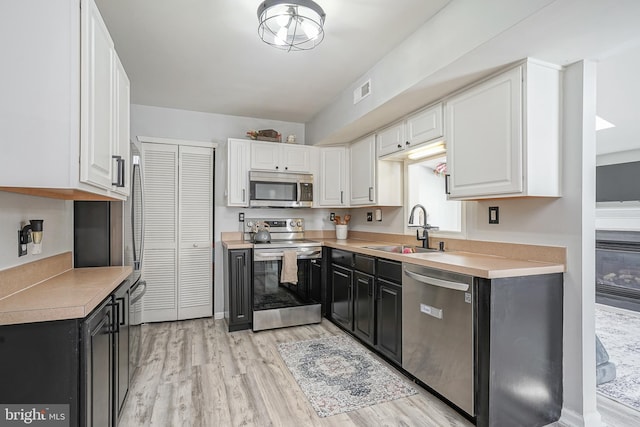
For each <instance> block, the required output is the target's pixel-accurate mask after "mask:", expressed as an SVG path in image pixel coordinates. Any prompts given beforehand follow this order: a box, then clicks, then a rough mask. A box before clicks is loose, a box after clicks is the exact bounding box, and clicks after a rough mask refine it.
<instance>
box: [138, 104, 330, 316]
mask: <svg viewBox="0 0 640 427" xmlns="http://www.w3.org/2000/svg"><path fill="white" fill-rule="evenodd" d="M252 129H255V130H260V129H275V130H277V131H278V132H280V133H281V134H282V135H283V137H286V136H287V135H290V134H294V135H296V137H297V141H298V143H299V144H303V143H304V124H302V123H292V122H282V121H275V120H263V119H254V118H250V117H238V116H228V115H223V114H210V113H201V112H194V111H184V110H176V109H170V108H159V107H149V106H144V105H132V106H131V138H132V139H135V138H136V137H137V136H152V137H160V138H174V139H184V140H194V141H209V142H217V143H219V149H218V150H216V170H215V178H214V179H215V191H216V194H215V207H214V236H213V240H214V255H215V258H214V260H215V267H214V268H215V270H214V294H213V311H214V313H216V314H217V315H218V316H220V315H221V314H222V312H223V310H224V288H223V281H224V279H223V263H222V246H221V243H220V233H221V232H223V231H225V232H226V231H240V230H241V228H240V223H239V222H238V213H239V212H244V213H245V216H246V217H247V218H249V217H259V216H266V217H272V218H275V217H279V216H289V215H290V211H289V212H287V211H286V210H284V209H241V208H228V207H226V206H225V205H224V203H225V202H224V198H223V197H222V195H223V194H224V189H225V185H226V178H225V176H224V173H225V171H226V167H225V166H224V162H226V160H225V158H224V156H223V153H224V151H225V145H226V143H227V139H228V138H245V137H246V135H245V133H246V132H247V131H248V130H252ZM295 214H296V215H297V216H299V217H301V218H304V220H305V223H306V227H307V228H308V229H314V230H318V229H328V228H330V227H331V224H330V223H329V221H328V216H329V211H325V210H321V209H298V210H296V211H295Z"/></svg>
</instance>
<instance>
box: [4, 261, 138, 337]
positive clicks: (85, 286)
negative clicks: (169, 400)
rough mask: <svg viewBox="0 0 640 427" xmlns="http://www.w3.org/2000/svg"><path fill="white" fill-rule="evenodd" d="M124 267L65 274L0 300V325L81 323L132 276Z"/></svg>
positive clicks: (101, 268)
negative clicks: (76, 321)
mask: <svg viewBox="0 0 640 427" xmlns="http://www.w3.org/2000/svg"><path fill="white" fill-rule="evenodd" d="M132 271H133V270H132V268H131V267H129V266H125V267H93V268H76V269H70V270H67V271H65V272H63V273H61V274H59V275H57V276H54V277H51V278H49V279H47V280H44V281H41V282H39V283H37V284H34V285H31V286H28V287H26V288H24V289H22V290H19V291H17V292H15V293H13V294H11V295H7V296H5V297H4V298H1V299H0V325H12V324H17V323H33V322H46V321H50V320H64V319H82V318H84V317H86V316H87V315H88V314H89V313H91V311H93V309H95V308H96V307H97V306H98V305H99V304H100V303H101V302H102V301H104V299H105V298H107V297H108V296H109V295H110V294H111V293H112V292H113V291H114V290H115V289H116V288H117V287H118V285H120V283H122V282H123V281H124V280H125V279H126V278H127V277H128V276H129V275H130V274H131V272H132Z"/></svg>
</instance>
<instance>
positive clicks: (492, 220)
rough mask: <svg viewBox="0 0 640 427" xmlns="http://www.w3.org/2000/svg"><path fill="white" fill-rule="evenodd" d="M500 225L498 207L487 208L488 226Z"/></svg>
mask: <svg viewBox="0 0 640 427" xmlns="http://www.w3.org/2000/svg"><path fill="white" fill-rule="evenodd" d="M499 223H500V208H499V207H498V206H489V224H499Z"/></svg>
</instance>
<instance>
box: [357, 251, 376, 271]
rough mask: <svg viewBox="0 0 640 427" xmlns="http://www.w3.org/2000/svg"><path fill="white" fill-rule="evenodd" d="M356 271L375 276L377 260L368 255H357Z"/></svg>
mask: <svg viewBox="0 0 640 427" xmlns="http://www.w3.org/2000/svg"><path fill="white" fill-rule="evenodd" d="M355 269H356V270H358V271H362V272H363V273H368V274H371V275H374V274H376V259H375V258H373V257H370V256H367V255H360V254H355Z"/></svg>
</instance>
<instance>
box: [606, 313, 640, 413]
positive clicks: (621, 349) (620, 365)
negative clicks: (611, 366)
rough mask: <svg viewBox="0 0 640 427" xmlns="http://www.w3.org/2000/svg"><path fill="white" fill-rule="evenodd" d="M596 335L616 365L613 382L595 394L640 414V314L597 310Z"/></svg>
mask: <svg viewBox="0 0 640 427" xmlns="http://www.w3.org/2000/svg"><path fill="white" fill-rule="evenodd" d="M596 333H597V334H598V336H599V337H600V341H602V344H603V345H604V347H605V348H606V349H607V352H608V353H609V360H611V361H612V362H613V363H615V365H616V378H615V379H614V380H613V381H611V382H608V383H605V384H602V385H600V386H598V391H599V392H600V393H602V394H604V395H605V396H607V397H609V398H611V399H613V400H615V401H617V402H620V403H623V404H625V405H627V406H630V407H631V408H633V409H635V410H636V411H640V313H637V315H636V314H633V312H615V311H608V310H605V309H602V308H596Z"/></svg>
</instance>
